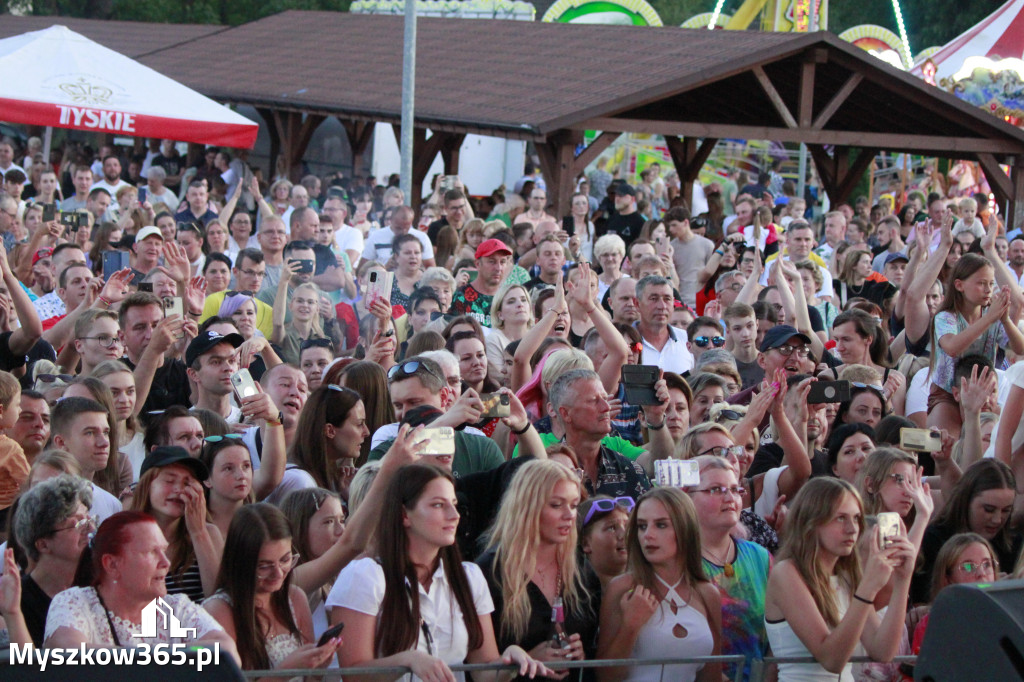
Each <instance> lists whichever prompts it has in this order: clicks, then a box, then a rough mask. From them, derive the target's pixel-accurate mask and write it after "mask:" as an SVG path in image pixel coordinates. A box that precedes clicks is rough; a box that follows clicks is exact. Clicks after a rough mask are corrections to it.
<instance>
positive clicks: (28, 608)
mask: <svg viewBox="0 0 1024 682" xmlns="http://www.w3.org/2000/svg"><path fill="white" fill-rule="evenodd" d="M51 601H53V600H52V599H50V597H49V595H47V594H46V593H45V592H43V589H42V588H41V587H39V585H37V584H36V581H35V580H33V579H32V577H31V576H29V575H26V574H24V573H22V574H21V613H22V615H23V616H24V617H25V626H26V627H27V628H28V634H29V635H31V636H32V643H33V644H35V645H36V646H37V647H38V646H42V645H43V635H44V634H45V633H46V614H47V613H49V611H50V602H51Z"/></svg>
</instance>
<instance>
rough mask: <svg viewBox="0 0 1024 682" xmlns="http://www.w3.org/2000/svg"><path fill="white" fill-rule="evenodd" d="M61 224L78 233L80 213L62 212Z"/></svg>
mask: <svg viewBox="0 0 1024 682" xmlns="http://www.w3.org/2000/svg"><path fill="white" fill-rule="evenodd" d="M60 224H61V225H63V226H64V227H66V228H68V229H69V230H71V231H72V232H78V213H77V212H75V211H61V212H60Z"/></svg>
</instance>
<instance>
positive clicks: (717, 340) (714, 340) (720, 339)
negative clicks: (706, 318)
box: [693, 336, 725, 348]
mask: <svg viewBox="0 0 1024 682" xmlns="http://www.w3.org/2000/svg"><path fill="white" fill-rule="evenodd" d="M693 342H694V343H695V344H697V345H698V346H699V347H700V348H707V347H708V344H709V343H710V344H712V345H714V347H715V348H721V347H722V346H724V345H725V337H724V336H695V337H693Z"/></svg>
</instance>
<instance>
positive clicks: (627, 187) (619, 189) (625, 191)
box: [615, 182, 636, 197]
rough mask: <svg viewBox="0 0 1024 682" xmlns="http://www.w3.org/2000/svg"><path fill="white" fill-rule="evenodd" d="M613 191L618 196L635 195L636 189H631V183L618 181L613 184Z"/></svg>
mask: <svg viewBox="0 0 1024 682" xmlns="http://www.w3.org/2000/svg"><path fill="white" fill-rule="evenodd" d="M615 193H616V194H618V195H620V196H626V195H629V196H631V197H635V196H636V190H635V189H633V185H631V184H629V183H628V182H620V183H619V184H617V185H616V186H615Z"/></svg>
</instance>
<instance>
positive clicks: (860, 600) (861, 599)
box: [853, 592, 875, 606]
mask: <svg viewBox="0 0 1024 682" xmlns="http://www.w3.org/2000/svg"><path fill="white" fill-rule="evenodd" d="M853 598H854V599H856V600H857V601H859V602H861V603H864V604H868V605H869V606H874V605H875V602H874V600H873V599H865V598H864V597H862V596H860V595H859V594H857V593H856V592H854V593H853Z"/></svg>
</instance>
